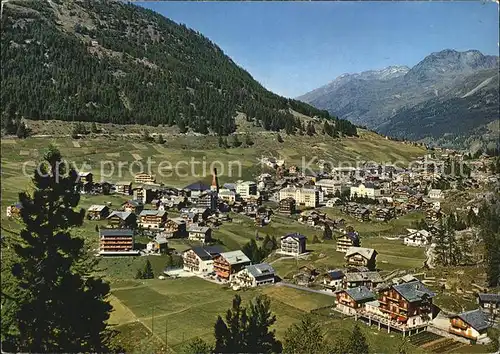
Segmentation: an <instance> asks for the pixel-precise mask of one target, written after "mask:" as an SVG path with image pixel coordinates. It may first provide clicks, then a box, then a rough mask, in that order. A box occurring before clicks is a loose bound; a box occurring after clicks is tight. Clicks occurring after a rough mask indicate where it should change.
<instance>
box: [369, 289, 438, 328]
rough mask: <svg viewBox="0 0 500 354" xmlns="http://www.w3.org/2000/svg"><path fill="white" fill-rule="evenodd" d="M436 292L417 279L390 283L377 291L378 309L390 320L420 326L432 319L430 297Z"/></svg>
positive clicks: (410, 325)
mask: <svg viewBox="0 0 500 354" xmlns="http://www.w3.org/2000/svg"><path fill="white" fill-rule="evenodd" d="M435 295H436V294H435V293H433V292H432V291H431V290H429V289H428V288H427V287H426V286H425V285H424V284H422V283H421V282H420V281H419V280H414V281H410V282H408V283H403V284H398V285H391V286H390V287H389V288H387V289H384V290H383V291H381V292H380V293H379V299H378V301H379V303H380V311H382V312H383V313H384V314H385V315H386V316H387V317H389V318H390V319H391V320H393V321H396V322H398V323H400V324H405V325H407V326H408V327H414V326H420V325H422V324H424V323H428V322H429V321H430V320H431V319H432V310H433V305H432V298H433V297H434V296H435Z"/></svg>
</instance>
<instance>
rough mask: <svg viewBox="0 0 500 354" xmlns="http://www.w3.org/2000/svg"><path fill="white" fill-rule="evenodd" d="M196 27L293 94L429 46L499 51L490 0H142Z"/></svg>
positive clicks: (410, 59)
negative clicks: (297, 0)
mask: <svg viewBox="0 0 500 354" xmlns="http://www.w3.org/2000/svg"><path fill="white" fill-rule="evenodd" d="M140 5H141V6H144V7H148V8H150V9H153V10H155V11H157V12H159V13H161V14H162V15H164V16H166V17H168V18H170V19H172V20H174V21H175V22H178V23H184V24H186V25H187V26H188V27H190V28H193V29H195V30H198V31H200V32H201V33H203V34H204V35H205V36H206V37H208V38H210V39H211V40H212V41H213V42H215V43H216V44H217V45H219V46H220V47H221V48H222V50H223V51H224V52H225V53H226V54H227V55H229V56H230V57H231V58H232V59H233V60H234V61H235V62H236V63H238V64H239V65H240V66H242V67H243V68H245V69H246V70H247V71H249V72H250V74H251V75H252V76H253V77H254V78H255V79H256V80H258V81H259V82H260V83H261V84H263V85H264V86H265V87H266V88H268V89H270V90H271V91H274V92H276V93H278V94H281V95H284V96H287V97H296V96H298V95H301V94H303V93H306V92H308V91H310V90H312V89H315V88H317V87H319V86H322V85H324V84H326V83H328V82H330V81H332V80H333V79H335V77H337V76H338V75H341V74H343V73H354V72H359V71H364V70H371V69H381V68H384V67H387V66H389V65H408V66H413V65H415V64H417V63H418V62H419V61H420V60H422V59H423V58H424V57H425V56H426V55H428V54H430V53H431V52H436V51H440V50H443V49H447V48H450V49H455V50H460V51H462V50H468V49H478V50H480V51H481V52H483V54H492V55H498V5H497V4H496V3H494V2H479V1H474V2H460V1H459V2H398V1H392V2H368V3H367V2H363V3H361V2H248V1H247V2H143V3H140Z"/></svg>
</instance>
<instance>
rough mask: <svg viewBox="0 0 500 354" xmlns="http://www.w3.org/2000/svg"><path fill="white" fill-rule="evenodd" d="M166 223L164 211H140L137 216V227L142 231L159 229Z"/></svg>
mask: <svg viewBox="0 0 500 354" xmlns="http://www.w3.org/2000/svg"><path fill="white" fill-rule="evenodd" d="M166 221H167V212H166V211H164V210H142V211H141V213H140V214H139V226H140V227H142V228H143V229H156V230H158V229H161V228H163V226H164V225H165V222H166Z"/></svg>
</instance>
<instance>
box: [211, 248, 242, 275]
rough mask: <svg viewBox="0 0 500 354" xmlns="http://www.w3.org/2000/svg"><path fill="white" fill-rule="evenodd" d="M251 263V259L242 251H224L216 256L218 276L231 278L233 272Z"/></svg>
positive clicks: (215, 267) (215, 265) (216, 272)
mask: <svg viewBox="0 0 500 354" xmlns="http://www.w3.org/2000/svg"><path fill="white" fill-rule="evenodd" d="M250 263H251V261H250V259H249V258H248V257H247V256H246V255H245V254H244V253H243V252H242V251H239V250H238V251H232V252H224V253H221V254H220V255H218V256H217V257H215V259H214V271H215V274H217V277H218V278H220V279H224V280H231V277H232V275H233V274H235V273H237V272H239V271H240V270H242V269H243V268H244V267H245V266H247V265H250Z"/></svg>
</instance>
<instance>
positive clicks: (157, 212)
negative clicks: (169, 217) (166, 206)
mask: <svg viewBox="0 0 500 354" xmlns="http://www.w3.org/2000/svg"><path fill="white" fill-rule="evenodd" d="M165 214H166V211H165V210H143V211H141V213H140V214H139V216H160V217H161V216H163V215H165Z"/></svg>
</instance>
